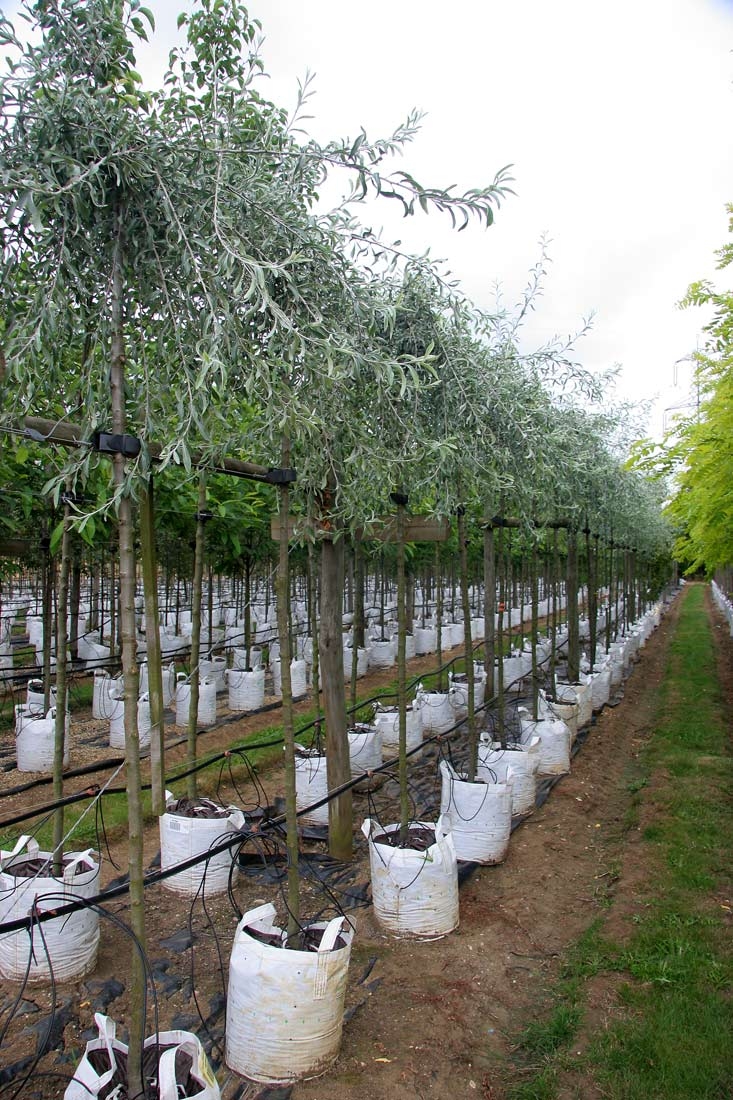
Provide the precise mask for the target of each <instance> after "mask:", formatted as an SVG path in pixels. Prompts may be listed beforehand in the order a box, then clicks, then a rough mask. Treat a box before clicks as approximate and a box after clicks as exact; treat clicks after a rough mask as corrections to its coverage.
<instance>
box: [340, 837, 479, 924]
mask: <svg viewBox="0 0 733 1100" xmlns="http://www.w3.org/2000/svg"><path fill="white" fill-rule="evenodd" d="M412 824H413V825H414V826H415V827H417V828H422V829H434V830H435V843H434V844H431V846H430V847H429V848H428V849H427V850H426V851H422V852H421V851H417V850H416V849H414V848H393V847H392V846H391V845H390V844H376V843H375V840H374V838H375V837H378V836H380V835H381V834H383V833H394V832H395V831H397V832H399V828H400V826H399V825H387V826H386V827H385V828H381V826H380V825H378V824H377V822H376V821H372V820H371V819H370V818H367V819H366V820H365V821H364V823H363V825H362V827H361V831H362V832H363V834H364V836H365V837H366V838H367V840H368V842H369V866H370V869H371V880H372V902H373V905H374V914H375V916H376V918H377V920H378V921H379V923H380V924H381V925H382V927H383V928H386V929H387V931H388V932H394V933H395V935H397V936H420V937H423V936H424V937H426V938H428V939H438V938H439V937H440V936H446V935H447V934H448V933H449V932H452V931H453V930H454V929H455V928H457V927H458V861H457V859H456V850H455V847H454V845H453V839H452V837H451V835H450V833H449V832H446V831H445V823H444V821H443V819H442V818H438V821H437V822H436V823H433V822H427V821H417V822H414V823H412Z"/></svg>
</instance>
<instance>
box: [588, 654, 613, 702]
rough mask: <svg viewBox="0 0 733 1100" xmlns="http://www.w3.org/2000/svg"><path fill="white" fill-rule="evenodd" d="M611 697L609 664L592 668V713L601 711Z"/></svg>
mask: <svg viewBox="0 0 733 1100" xmlns="http://www.w3.org/2000/svg"><path fill="white" fill-rule="evenodd" d="M610 697H611V664H610V662H607V663H606V664H605V665H604V666H603V667H599V666H598V665H596V666H594V670H593V674H592V676H591V700H592V705H593V710H594V712H598V711H601V710H603V708H604V707H605V705H606V703H607V702H608V700H609V699H610Z"/></svg>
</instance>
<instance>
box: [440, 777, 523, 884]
mask: <svg viewBox="0 0 733 1100" xmlns="http://www.w3.org/2000/svg"><path fill="white" fill-rule="evenodd" d="M510 771H511V769H510ZM440 777H441V790H440V813H441V817H442V818H443V820H444V821H445V822H447V824H448V827H449V829H450V834H451V836H452V838H453V844H454V846H455V849H456V857H457V858H458V859H464V860H469V861H470V862H472V863H483V864H495V863H501V862H502V861H503V860H504V859H505V858H506V853H507V849H508V847H509V837H510V835H511V831H512V786H511V775H510V776H509V781H508V782H506V781H505V782H495V781H494V780H493V779H492V778H491V777H490V776H489V774H488V772H487V771H486V770H484V772H483V774H480V775H479V780H478V781H477V782H476V783H469V782H468V781H467V779H466V777H465V775H464V774H462V773H459V772H457V771H456V770H455V769H454V768H452V767H451V765H450V764H449V763H448V762H447V761H446V760H441V762H440Z"/></svg>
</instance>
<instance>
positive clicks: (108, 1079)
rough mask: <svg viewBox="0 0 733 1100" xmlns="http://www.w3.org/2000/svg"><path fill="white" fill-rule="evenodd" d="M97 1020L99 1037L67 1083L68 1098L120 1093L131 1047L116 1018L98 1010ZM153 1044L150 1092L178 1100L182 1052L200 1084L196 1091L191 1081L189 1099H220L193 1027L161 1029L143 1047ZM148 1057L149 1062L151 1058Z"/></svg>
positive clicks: (83, 1099) (161, 1099) (76, 1099)
mask: <svg viewBox="0 0 733 1100" xmlns="http://www.w3.org/2000/svg"><path fill="white" fill-rule="evenodd" d="M94 1022H95V1023H96V1025H97V1032H98V1038H96V1039H91V1040H90V1041H89V1042H88V1043H87V1045H86V1048H85V1050H84V1054H83V1055H82V1059H81V1061H80V1062H79V1065H78V1066H77V1068H76V1070H75V1072H74V1076H73V1077H72V1079H71V1081H70V1082H69V1084H68V1085H67V1086H66V1091H65V1092H64V1100H90V1098H93V1097H96V1096H100V1095H102V1096H105V1097H110V1098H111V1097H113V1096H116V1095H117V1089H118V1087H119V1083H120V1082H121V1080H122V1078H123V1076H125V1075H126V1070H125V1068H124V1067H125V1065H126V1062H127V1056H128V1047H127V1044H126V1043H121V1042H120V1041H119V1040H118V1039H117V1038H116V1026H115V1023H114V1020H111V1019H110V1017H109V1016H103V1015H102V1013H101V1012H95V1014H94ZM151 1048H157V1049H158V1058H157V1063H156V1064H154V1065H153V1066H152V1067H151V1068H152V1071H153V1075H154V1076H153V1078H152V1079H151V1078H148V1079H147V1081H146V1085H147V1092H146V1095H152V1092H153V1091H154V1092H155V1095H156V1096H157V1097H158V1100H178V1097H179V1096H181V1095H184V1094H183V1093H182V1092H179V1089H178V1080H177V1073H176V1055H177V1054H178V1053H179V1052H181V1053H182V1054H186V1055H188V1057H189V1058H190V1060H191V1068H190V1074H191V1077H192V1078H193V1083H194V1087H195V1088H196V1091H195V1092H191V1088H190V1084H189V1086H188V1088H187V1090H186V1092H185V1096H187V1097H189V1100H219V1098H220V1096H221V1092H220V1090H219V1085H218V1084H217V1080H216V1078H215V1077H214V1073H213V1070H212V1069H211V1066H210V1065H209V1061H208V1059H207V1057H206V1054H205V1053H204V1049H203V1047H202V1046H201V1042H200V1040H199V1039H198V1038H197V1036H196V1035H194V1034H193V1032H192V1031H160V1032H158V1034H157V1035H151V1036H150V1037H149V1038H148V1039H146V1040H145V1042H144V1043H143V1050H145V1051H147V1050H150V1049H151ZM90 1055H93V1058H91V1057H90ZM145 1061H146V1063H147V1062H148V1059H147V1058H146V1059H145ZM100 1062H101V1063H102V1064H103V1065H105V1066H106V1068H103V1069H101V1072H100V1070H97V1069H95V1064H96V1065H99V1064H100ZM120 1071H122V1072H120ZM197 1086H198V1087H197Z"/></svg>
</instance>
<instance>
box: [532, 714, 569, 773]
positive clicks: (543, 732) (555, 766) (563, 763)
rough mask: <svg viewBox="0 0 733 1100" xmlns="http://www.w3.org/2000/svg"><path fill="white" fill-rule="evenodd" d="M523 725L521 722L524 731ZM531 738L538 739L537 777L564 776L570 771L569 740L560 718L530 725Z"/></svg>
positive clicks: (566, 729)
mask: <svg viewBox="0 0 733 1100" xmlns="http://www.w3.org/2000/svg"><path fill="white" fill-rule="evenodd" d="M524 725H525V723H524V722H522V729H523V730H524ZM531 725H532V727H533V729H532V730H531V733H532V735H533V736H536V737H539V739H540V746H539V760H540V762H539V767H538V769H537V774H538V775H566V774H567V773H568V772H569V771H570V740H571V734H570V730H569V729H568V726H567V725H566V724H565V722H563V721H562V719H561V718H543V719H542V720H541V721H539V722H537V723H536V724H535V723H534V722H533V723H531Z"/></svg>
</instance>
